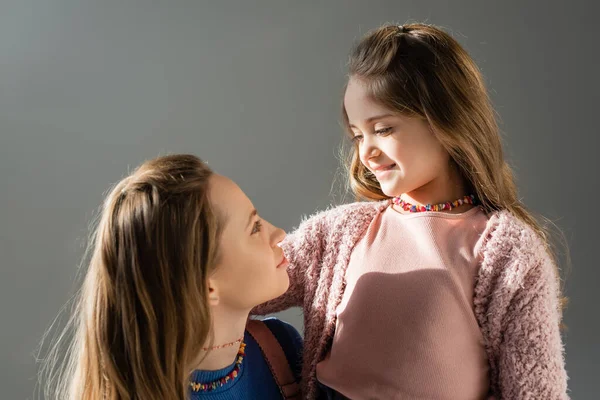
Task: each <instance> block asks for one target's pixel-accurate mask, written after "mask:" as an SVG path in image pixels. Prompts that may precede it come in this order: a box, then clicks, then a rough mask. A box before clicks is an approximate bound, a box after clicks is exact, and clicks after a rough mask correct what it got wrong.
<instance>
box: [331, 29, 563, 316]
mask: <svg viewBox="0 0 600 400" xmlns="http://www.w3.org/2000/svg"><path fill="white" fill-rule="evenodd" d="M348 74H349V77H350V78H355V79H358V80H360V81H361V82H362V83H364V84H365V85H366V87H367V90H368V91H369V94H370V96H371V98H372V99H373V100H374V101H376V102H378V103H379V104H381V105H383V106H384V107H386V108H388V109H389V110H392V111H395V112H397V113H399V114H403V115H407V116H410V117H418V118H423V119H424V120H427V121H428V123H429V124H430V126H431V127H432V128H433V129H432V130H433V132H434V134H435V135H436V137H437V139H438V140H439V141H440V143H441V144H442V145H443V147H444V148H445V149H446V151H447V152H448V153H449V155H450V158H451V160H452V162H453V164H455V165H456V167H457V168H458V171H459V173H460V175H461V176H462V177H463V179H464V181H465V183H466V184H467V189H469V190H471V191H472V192H473V193H474V194H475V195H476V196H477V197H478V199H479V201H480V202H481V205H482V207H483V209H484V210H485V211H486V212H487V213H490V212H494V211H500V210H508V211H510V212H511V213H512V214H514V215H515V216H517V217H518V218H519V219H520V220H522V221H523V222H525V223H526V224H527V225H529V226H530V227H531V228H532V229H533V230H534V231H535V232H536V233H537V234H538V235H539V236H540V237H541V238H542V239H543V240H544V243H546V247H547V249H548V252H549V254H550V255H551V256H552V257H553V258H554V260H555V266H556V277H557V279H559V277H560V273H559V269H558V262H557V258H558V257H557V256H556V251H555V250H554V248H555V246H553V245H552V244H551V240H550V235H549V232H550V231H549V229H548V228H545V227H544V226H542V224H540V223H539V222H538V220H537V219H536V218H535V217H534V216H533V215H532V213H531V212H530V211H528V210H527V209H526V207H525V205H524V204H523V203H522V202H521V201H520V200H519V197H518V194H517V187H516V184H515V180H514V178H513V173H512V170H511V168H510V166H509V165H508V164H507V163H506V161H505V159H504V156H503V150H502V143H501V138H500V133H499V128H498V124H497V121H496V115H495V112H494V110H493V108H492V105H491V102H490V99H489V96H488V93H487V90H486V87H485V84H484V81H483V78H482V75H481V72H480V71H479V69H478V67H477V65H476V64H475V62H474V61H473V59H472V58H471V57H470V56H469V54H468V53H467V52H466V51H465V50H464V49H463V48H462V46H461V45H460V44H459V43H458V42H457V41H456V40H455V39H453V38H452V37H451V36H450V35H449V34H447V33H446V32H444V31H443V30H441V29H439V28H437V27H435V26H431V25H425V24H418V23H414V24H407V25H403V26H401V25H385V26H382V27H380V28H378V29H376V30H374V31H371V32H369V33H368V34H366V35H365V36H364V37H363V38H362V39H361V40H360V41H359V42H358V44H357V45H356V47H355V48H354V50H353V51H352V53H351V55H350V59H349V65H348ZM342 122H343V124H344V127H345V130H346V132H347V135H348V136H350V137H351V136H352V130H351V129H350V126H349V121H348V114H347V113H346V109H345V108H344V106H343V105H342ZM346 169H347V173H348V175H349V182H350V188H351V190H352V191H353V193H354V194H355V196H356V198H357V199H363V200H364V199H366V200H381V199H385V198H387V197H388V196H386V195H385V194H384V193H383V191H382V190H381V187H380V185H379V182H378V181H377V179H376V178H375V176H374V175H373V174H372V173H371V172H370V171H369V170H368V169H367V168H366V167H365V166H364V165H363V164H362V163H361V161H360V158H359V153H358V146H357V145H355V146H352V147H351V149H350V152H349V154H348V156H347V161H346ZM547 222H549V221H547ZM562 239H563V241H562V243H563V244H566V241H565V240H564V236H563V237H562ZM565 248H566V246H565ZM566 254H567V259H568V249H567V252H566ZM562 300H563V301H562V303H563V306H564V304H565V299H564V298H562Z"/></svg>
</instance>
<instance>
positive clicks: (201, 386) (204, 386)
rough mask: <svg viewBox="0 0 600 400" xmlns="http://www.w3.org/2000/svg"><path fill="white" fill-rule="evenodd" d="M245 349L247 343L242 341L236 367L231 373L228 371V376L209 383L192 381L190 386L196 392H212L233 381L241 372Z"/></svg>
mask: <svg viewBox="0 0 600 400" xmlns="http://www.w3.org/2000/svg"><path fill="white" fill-rule="evenodd" d="M245 350H246V343H244V342H242V343H241V344H240V350H239V351H238V353H237V359H236V360H235V367H233V370H232V371H231V372H230V373H228V374H227V376H224V377H223V378H221V379H217V380H216V381H213V382H208V383H200V382H190V387H191V388H192V391H194V392H211V391H213V390H215V389H218V388H220V387H222V386H224V385H225V384H227V383H228V382H230V381H233V380H234V379H235V378H237V377H238V374H239V373H240V368H241V366H242V361H244V355H245V354H246V351H245Z"/></svg>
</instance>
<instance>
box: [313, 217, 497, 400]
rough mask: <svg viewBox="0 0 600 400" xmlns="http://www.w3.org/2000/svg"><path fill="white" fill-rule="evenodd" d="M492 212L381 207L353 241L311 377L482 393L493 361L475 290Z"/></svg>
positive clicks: (384, 387) (374, 388)
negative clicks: (329, 332) (327, 339)
mask: <svg viewBox="0 0 600 400" xmlns="http://www.w3.org/2000/svg"><path fill="white" fill-rule="evenodd" d="M487 222H488V218H487V216H486V215H485V214H484V213H483V211H481V209H480V208H479V207H475V208H473V209H471V210H469V211H466V212H464V213H462V214H447V213H439V212H426V213H418V214H399V213H398V212H397V211H395V210H394V209H393V208H391V207H389V208H387V209H386V210H385V211H384V212H383V213H381V214H379V215H378V216H377V217H376V218H374V219H373V221H372V222H371V224H370V225H369V227H368V228H367V231H366V233H365V235H364V236H363V238H362V239H361V240H360V241H359V242H358V243H357V245H356V247H355V249H354V251H353V252H352V255H351V257H350V262H349V264H348V269H347V271H346V289H345V291H344V294H343V297H342V300H341V302H340V304H339V305H338V307H337V308H336V317H337V322H336V328H335V333H334V336H333V344H332V347H331V350H330V351H329V352H328V353H327V355H326V356H325V358H324V360H322V361H321V362H319V363H318V364H317V379H318V380H319V381H321V382H322V383H324V384H325V385H327V386H329V387H331V388H333V389H335V390H336V391H338V392H340V393H341V394H343V395H345V396H347V397H349V398H352V399H371V398H379V399H416V398H420V399H440V400H441V399H483V398H486V397H487V394H488V391H489V380H490V378H489V367H488V365H489V363H488V359H487V356H486V351H485V346H484V342H483V336H482V334H481V329H480V328H479V326H478V324H477V319H476V317H475V312H474V305H473V297H474V287H475V280H476V277H477V274H478V271H479V266H480V264H481V256H480V255H479V254H478V253H479V250H480V248H481V242H482V235H481V234H482V232H483V231H484V230H485V228H486V225H487Z"/></svg>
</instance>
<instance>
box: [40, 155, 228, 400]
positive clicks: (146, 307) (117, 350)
mask: <svg viewBox="0 0 600 400" xmlns="http://www.w3.org/2000/svg"><path fill="white" fill-rule="evenodd" d="M211 175H212V171H211V170H210V169H209V168H208V166H207V165H206V164H205V163H203V162H202V161H201V160H200V159H198V158H197V157H195V156H191V155H171V156H165V157H160V158H157V159H154V160H151V161H148V162H146V163H144V164H142V165H141V166H140V167H139V168H138V169H137V170H135V172H133V173H132V174H131V175H130V176H128V177H127V178H125V179H123V180H122V181H121V182H119V183H118V184H117V185H116V186H115V187H114V189H113V190H112V191H111V192H110V194H109V195H108V197H107V198H106V201H105V203H104V206H103V210H102V213H101V216H100V221H99V223H98V226H97V229H96V230H95V234H94V237H93V242H92V244H91V249H90V250H91V257H90V261H89V266H88V268H87V271H86V273H85V278H84V282H83V285H82V288H81V290H80V292H79V293H78V295H77V296H76V302H75V306H74V310H73V313H72V317H71V319H70V321H69V324H68V326H67V328H66V329H65V331H64V332H63V334H62V335H60V336H58V340H56V341H55V343H54V345H53V347H52V349H51V350H50V352H49V353H48V358H47V359H46V361H45V362H46V364H45V366H44V368H43V369H42V372H41V374H42V376H43V379H44V381H43V382H42V383H43V384H44V385H45V387H46V389H45V392H44V394H45V397H46V398H48V399H61V400H63V399H70V400H101V399H102V400H130V399H131V400H133V399H174V400H175V399H181V400H183V399H186V398H188V396H189V391H188V387H189V386H188V384H189V381H188V380H189V376H190V372H191V371H192V370H193V369H194V366H195V365H197V363H198V362H199V361H200V359H199V358H200V354H202V353H201V348H202V346H203V344H204V342H205V341H206V340H207V338H208V335H209V331H210V324H211V314H210V308H209V305H208V302H207V296H208V294H207V290H208V289H207V284H206V279H207V276H208V274H209V273H210V272H211V270H212V268H213V266H214V265H215V262H216V260H217V257H218V254H217V243H218V239H219V235H220V223H219V220H218V218H217V216H216V214H215V212H214V210H213V208H212V207H211V203H210V201H209V197H208V191H209V178H210V176H211ZM64 351H66V353H65V355H64V356H61V355H62V354H63V352H64Z"/></svg>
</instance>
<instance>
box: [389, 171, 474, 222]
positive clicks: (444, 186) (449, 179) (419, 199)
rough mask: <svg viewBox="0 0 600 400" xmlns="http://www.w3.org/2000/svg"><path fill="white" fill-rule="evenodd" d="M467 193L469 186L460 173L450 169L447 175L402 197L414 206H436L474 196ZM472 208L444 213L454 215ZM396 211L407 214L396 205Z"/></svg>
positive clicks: (466, 205) (461, 208) (454, 209)
mask: <svg viewBox="0 0 600 400" xmlns="http://www.w3.org/2000/svg"><path fill="white" fill-rule="evenodd" d="M467 191H468V189H467V185H465V183H464V180H463V179H462V178H461V176H460V174H459V173H458V171H457V170H456V169H455V168H450V169H449V170H448V173H447V174H442V175H440V176H438V177H436V178H435V179H433V180H431V181H429V182H428V183H426V184H425V185H423V186H421V187H419V188H417V189H415V190H413V191H410V192H408V193H403V194H402V195H401V196H400V197H401V198H402V200H404V201H405V202H407V203H410V204H414V205H427V204H432V205H434V204H441V203H446V202H452V201H455V200H458V199H460V198H462V197H464V196H467V195H470V194H473V193H467ZM471 208H473V206H472V205H470V204H463V205H462V206H459V207H456V208H453V209H452V210H450V211H443V212H447V213H452V214H454V213H462V212H465V211H467V210H469V209H471ZM394 209H396V210H397V211H400V212H402V213H405V212H407V211H404V210H402V209H400V208H399V207H397V206H395V205H394Z"/></svg>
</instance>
